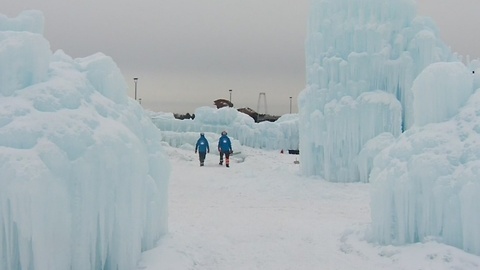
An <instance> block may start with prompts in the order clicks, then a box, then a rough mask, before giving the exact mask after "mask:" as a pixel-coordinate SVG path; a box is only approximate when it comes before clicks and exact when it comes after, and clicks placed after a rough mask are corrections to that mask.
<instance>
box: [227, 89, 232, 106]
mask: <svg viewBox="0 0 480 270" xmlns="http://www.w3.org/2000/svg"><path fill="white" fill-rule="evenodd" d="M228 92H230V103H232V89H230V90H228Z"/></svg>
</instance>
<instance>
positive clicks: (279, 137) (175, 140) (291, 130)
mask: <svg viewBox="0 0 480 270" xmlns="http://www.w3.org/2000/svg"><path fill="white" fill-rule="evenodd" d="M151 118H152V121H153V122H154V123H155V125H156V126H157V127H158V128H159V129H160V130H162V134H163V136H162V138H163V139H164V140H165V141H166V142H168V143H169V144H170V145H171V146H174V147H178V146H181V145H182V144H184V143H190V144H194V142H196V140H197V139H198V133H200V132H208V133H212V135H209V136H210V139H209V141H210V140H211V139H212V138H216V137H215V136H218V135H219V134H220V133H221V132H222V131H223V130H226V131H227V132H228V136H229V137H231V138H232V139H235V140H236V141H238V142H239V145H240V144H241V145H245V146H249V147H254V148H261V149H266V150H279V151H280V150H281V149H284V150H287V149H295V150H297V149H298V147H299V141H298V140H299V136H298V115H297V114H286V115H283V116H281V117H280V118H279V119H278V120H277V121H275V122H261V123H255V122H254V120H253V118H251V117H250V116H248V115H246V114H244V113H241V112H239V111H237V110H236V109H234V108H228V107H224V108H220V109H215V108H212V107H200V108H197V109H196V110H195V118H194V119H193V120H191V119H185V120H179V119H175V118H174V116H173V114H172V113H161V112H151ZM171 132H175V133H179V132H182V133H184V132H192V133H193V134H192V135H188V136H187V137H185V138H184V139H182V138H183V137H184V136H183V135H182V136H177V137H175V136H169V134H170V133H171ZM214 134H217V135H214ZM216 139H218V138H216ZM236 149H238V148H236Z"/></svg>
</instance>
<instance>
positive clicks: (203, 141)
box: [195, 135, 210, 153]
mask: <svg viewBox="0 0 480 270" xmlns="http://www.w3.org/2000/svg"><path fill="white" fill-rule="evenodd" d="M197 150H198V152H200V153H206V152H207V151H208V152H210V147H209V146H208V141H207V138H205V135H200V138H199V139H198V140H197V145H196V146H195V152H197Z"/></svg>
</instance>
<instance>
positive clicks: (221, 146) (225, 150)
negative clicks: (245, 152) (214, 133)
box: [218, 131, 233, 167]
mask: <svg viewBox="0 0 480 270" xmlns="http://www.w3.org/2000/svg"><path fill="white" fill-rule="evenodd" d="M218 152H220V163H218V164H220V165H223V155H225V166H227V167H230V154H232V153H233V150H232V143H231V141H230V138H228V136H227V132H226V131H222V136H221V137H220V139H218Z"/></svg>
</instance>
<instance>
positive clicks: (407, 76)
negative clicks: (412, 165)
mask: <svg viewBox="0 0 480 270" xmlns="http://www.w3.org/2000/svg"><path fill="white" fill-rule="evenodd" d="M437 36H438V33H437V30H436V27H435V25H434V23H433V22H432V21H431V20H428V19H425V18H420V17H416V15H415V3H414V1H413V0H392V1H388V3H387V2H386V1H384V0H360V1H359V0H313V1H312V3H311V15H310V21H309V28H308V36H307V42H306V62H307V88H306V89H305V90H304V91H302V93H301V94H300V96H299V126H300V128H299V130H300V153H301V160H302V161H301V168H302V172H303V173H304V174H306V175H320V176H323V177H324V178H325V179H326V180H328V181H333V182H353V181H359V180H360V175H359V168H358V165H359V164H358V163H357V160H358V154H359V152H360V151H361V149H362V147H363V146H364V145H365V143H366V142H368V141H369V140H370V139H372V138H374V137H375V136H377V135H379V134H381V133H384V132H389V133H392V135H393V136H394V137H398V136H399V135H400V133H401V132H402V131H404V130H406V129H408V128H409V127H410V126H411V125H412V123H413V118H414V115H413V105H412V102H413V94H412V92H411V88H412V85H413V81H414V79H415V78H416V77H417V76H418V74H420V72H421V71H422V70H423V69H424V68H425V67H427V66H428V65H429V64H431V63H434V62H440V61H451V60H454V59H455V57H454V55H453V54H452V53H451V52H450V50H449V49H448V47H446V46H445V45H444V44H443V43H442V42H441V41H440V40H439V39H438V38H437ZM367 96H368V98H366V97H367ZM372 125H373V126H372ZM372 128H374V129H372ZM362 170H366V171H368V170H369V168H365V169H362ZM363 177H364V176H363Z"/></svg>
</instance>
